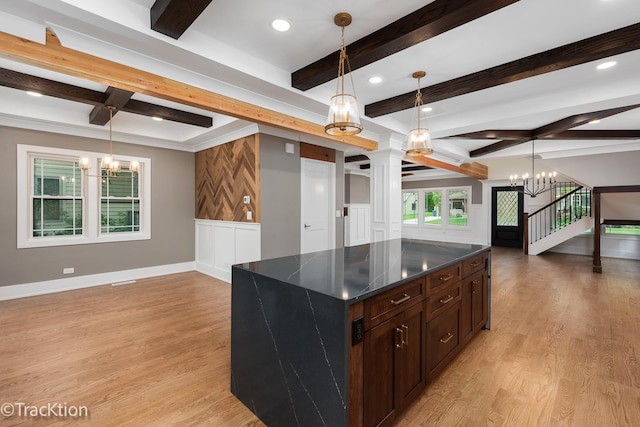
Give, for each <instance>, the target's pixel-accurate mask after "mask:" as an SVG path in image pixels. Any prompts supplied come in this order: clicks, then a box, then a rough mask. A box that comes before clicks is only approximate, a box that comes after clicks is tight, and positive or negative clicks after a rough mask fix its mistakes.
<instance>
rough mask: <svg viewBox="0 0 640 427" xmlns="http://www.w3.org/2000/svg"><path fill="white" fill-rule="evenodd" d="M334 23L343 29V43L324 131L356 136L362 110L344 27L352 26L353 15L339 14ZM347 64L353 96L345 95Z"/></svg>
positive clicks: (360, 128)
mask: <svg viewBox="0 0 640 427" xmlns="http://www.w3.org/2000/svg"><path fill="white" fill-rule="evenodd" d="M333 22H334V23H335V24H336V25H337V26H339V27H340V28H342V39H341V40H342V42H341V44H340V61H339V62H338V82H337V88H336V94H335V95H334V96H332V97H331V102H330V103H329V115H328V117H327V125H326V126H325V127H324V131H325V132H326V133H328V134H329V135H337V136H341V135H355V134H357V133H360V132H361V131H362V123H361V122H360V110H359V109H358V102H357V100H356V95H355V93H356V91H355V86H354V85H353V77H352V76H351V65H349V57H348V56H347V50H346V48H345V45H344V27H346V26H348V25H349V24H351V15H349V14H348V13H346V12H341V13H338V14H337V15H336V16H335V17H334V18H333ZM345 63H346V65H347V70H348V72H349V77H350V79H351V89H352V90H353V95H351V94H349V93H345V85H344V74H345V68H344V66H345Z"/></svg>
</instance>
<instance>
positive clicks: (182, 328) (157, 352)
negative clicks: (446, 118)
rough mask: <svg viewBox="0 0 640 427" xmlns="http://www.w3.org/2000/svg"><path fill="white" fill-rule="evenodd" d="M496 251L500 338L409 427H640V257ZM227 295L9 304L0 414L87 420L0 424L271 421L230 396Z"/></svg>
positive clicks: (0, 310) (177, 285)
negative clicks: (9, 409)
mask: <svg viewBox="0 0 640 427" xmlns="http://www.w3.org/2000/svg"><path fill="white" fill-rule="evenodd" d="M603 268H604V274H601V275H600V274H595V273H592V272H591V258H588V257H581V256H572V255H559V254H550V255H542V256H538V257H533V256H532V257H526V256H523V255H521V253H520V251H517V250H510V249H502V248H494V251H493V271H492V273H493V277H492V286H493V295H492V310H493V312H492V320H493V322H492V329H491V331H482V333H480V334H479V336H478V337H476V338H475V339H474V340H473V341H472V342H471V343H470V344H469V346H468V347H467V348H466V349H465V350H464V351H463V352H462V353H461V354H460V355H459V356H458V357H457V358H456V359H455V360H454V362H453V363H452V364H451V365H450V366H449V368H448V369H446V370H445V371H444V372H443V373H442V374H441V375H440V377H439V378H438V379H437V380H436V381H435V382H433V383H432V384H431V386H430V387H429V388H428V389H427V390H426V391H425V392H424V393H423V394H422V396H421V398H419V399H418V400H417V401H416V402H415V403H414V404H413V405H412V406H411V407H410V408H409V409H408V410H407V412H405V413H404V414H403V416H402V417H401V419H400V421H399V422H398V425H402V426H457V425H468V426H479V425H498V426H556V425H570V426H579V427H582V426H640V365H639V363H638V354H639V353H640V261H625V260H615V259H604V260H603ZM230 295H231V292H230V286H229V285H227V284H225V283H223V282H220V281H217V280H215V279H212V278H209V277H207V276H204V275H201V274H199V273H195V272H194V273H185V274H179V275H172V276H165V277H159V278H152V279H146V280H141V281H138V282H137V283H136V284H132V285H125V286H119V287H111V286H102V287H96V288H89V289H82V290H77V291H70V292H64V293H59V294H52V295H45V296H38V297H31V298H24V299H20V300H13V301H3V302H0V336H1V338H2V342H1V344H0V404H2V403H16V402H24V403H26V404H28V405H45V404H47V403H50V402H52V403H55V402H57V403H61V404H65V402H66V405H68V406H73V405H75V406H80V405H85V406H87V407H88V409H89V413H90V416H89V417H88V418H82V419H78V420H74V419H71V418H66V419H60V418H56V417H52V418H47V419H44V418H37V417H36V418H24V417H23V418H19V417H11V418H4V417H2V416H0V425H2V426H4V425H43V426H44V425H68V424H75V425H92V426H109V425H113V426H116V425H118V426H120V425H132V426H142V425H153V426H163V425H180V426H187V425H213V426H234V427H235V426H260V425H262V423H260V421H259V420H258V419H257V418H256V417H255V416H254V415H253V414H252V413H251V412H250V411H249V410H248V409H246V408H245V407H244V406H243V405H242V404H241V403H240V402H239V401H238V400H237V399H236V398H235V397H234V396H233V395H232V394H231V393H230V392H229V381H230V379H229V357H230V349H229V334H230Z"/></svg>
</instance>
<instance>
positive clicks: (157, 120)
mask: <svg viewBox="0 0 640 427" xmlns="http://www.w3.org/2000/svg"><path fill="white" fill-rule="evenodd" d="M151 119H153V120H155V121H156V122H161V121H162V117H158V116H153V117H151Z"/></svg>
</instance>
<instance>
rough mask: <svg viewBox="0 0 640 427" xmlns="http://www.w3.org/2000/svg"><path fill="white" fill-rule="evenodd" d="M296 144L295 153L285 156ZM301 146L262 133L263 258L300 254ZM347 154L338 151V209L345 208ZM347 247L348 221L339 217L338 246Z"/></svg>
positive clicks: (261, 239) (261, 253) (261, 199)
mask: <svg viewBox="0 0 640 427" xmlns="http://www.w3.org/2000/svg"><path fill="white" fill-rule="evenodd" d="M287 142H289V143H292V144H293V145H294V147H295V152H294V154H288V153H285V151H284V150H285V143H287ZM300 186H301V183H300V144H299V143H298V141H293V140H289V139H284V138H281V137H277V136H272V135H267V134H260V234H261V237H260V256H261V258H262V259H268V258H276V257H281V256H287V255H297V254H299V253H300V239H301V235H300V232H301V228H302V224H301V223H300V216H301V204H302V200H301V197H300V191H301V190H300ZM344 191H345V180H344V153H342V152H341V151H337V152H336V210H342V209H343V207H344ZM343 246H344V218H343V217H342V216H341V217H340V218H336V247H338V248H341V247H343Z"/></svg>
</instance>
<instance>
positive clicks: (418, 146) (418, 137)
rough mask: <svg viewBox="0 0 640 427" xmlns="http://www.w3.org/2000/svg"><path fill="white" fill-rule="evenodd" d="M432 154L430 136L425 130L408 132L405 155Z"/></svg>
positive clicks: (417, 129) (427, 130)
mask: <svg viewBox="0 0 640 427" xmlns="http://www.w3.org/2000/svg"><path fill="white" fill-rule="evenodd" d="M431 153H433V148H431V134H430V133H429V129H427V128H416V129H413V130H411V132H409V138H408V139H407V154H422V155H427V154H431Z"/></svg>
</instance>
